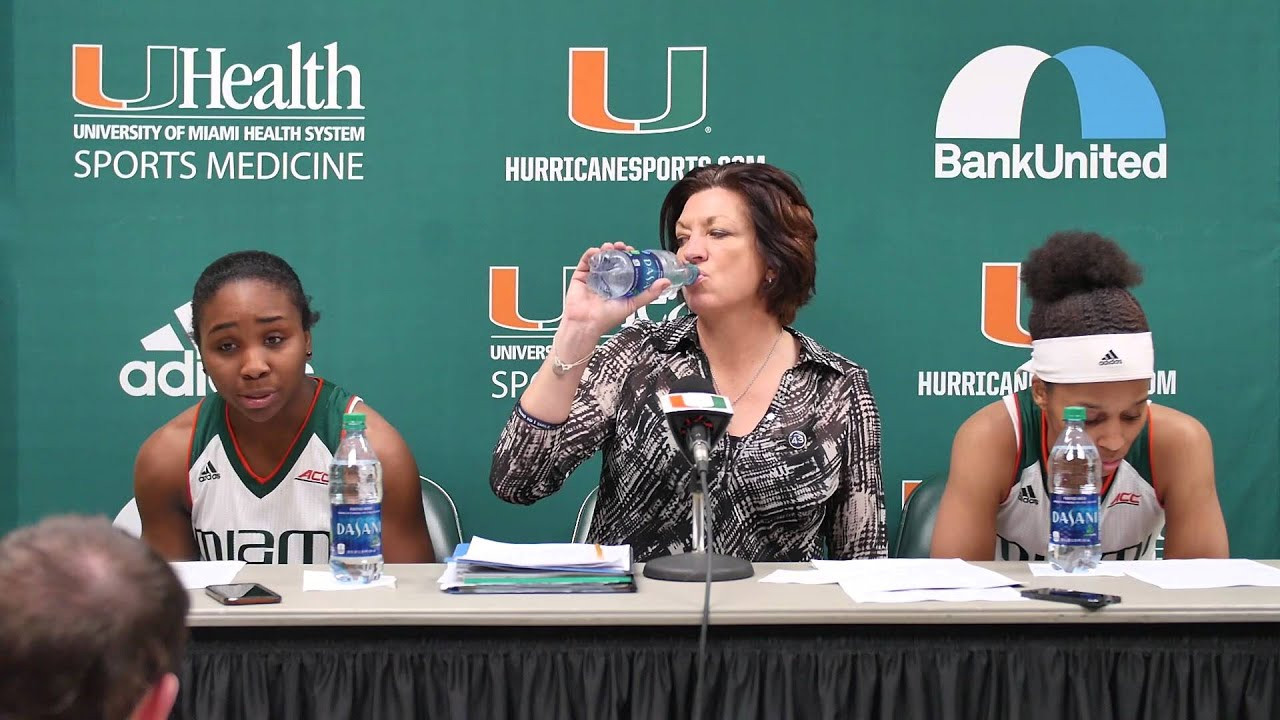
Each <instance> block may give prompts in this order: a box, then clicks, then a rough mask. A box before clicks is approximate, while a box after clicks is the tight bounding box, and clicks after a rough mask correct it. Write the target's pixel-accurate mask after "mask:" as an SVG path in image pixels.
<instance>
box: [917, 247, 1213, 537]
mask: <svg viewBox="0 0 1280 720" xmlns="http://www.w3.org/2000/svg"><path fill="white" fill-rule="evenodd" d="M1022 279H1023V282H1024V283H1026V288H1027V295H1028V296H1029V297H1030V298H1031V301H1032V308H1031V322H1030V324H1031V338H1032V342H1031V361H1030V362H1029V363H1028V364H1027V365H1026V366H1025V368H1026V369H1027V370H1029V371H1030V372H1031V375H1032V380H1031V387H1030V388H1028V389H1026V390H1023V391H1021V392H1018V393H1016V394H1014V395H1010V396H1008V397H1006V398H1004V399H1003V400H1000V401H997V402H994V403H991V404H990V405H988V406H986V407H984V408H982V409H981V410H979V411H978V412H976V413H974V414H973V415H972V416H971V417H970V418H969V419H968V420H966V421H965V423H964V424H963V425H961V426H960V429H959V430H958V431H957V432H956V436H955V441H954V443H953V445H952V449H951V468H950V473H949V475H948V478H947V488H946V492H945V493H944V494H943V497H942V504H941V507H940V508H939V510H938V519H937V524H936V525H935V527H934V532H933V548H932V554H933V556H934V557H960V558H964V559H967V560H991V559H992V558H993V557H994V558H995V559H997V560H1042V559H1044V557H1045V554H1046V552H1047V545H1048V534H1049V484H1048V480H1047V477H1046V473H1045V465H1046V461H1045V458H1046V457H1047V455H1048V451H1049V447H1050V446H1051V445H1052V443H1053V441H1054V439H1055V438H1056V437H1057V436H1058V433H1059V432H1061V430H1062V425H1063V420H1062V414H1063V412H1062V411H1063V409H1064V408H1066V407H1068V406H1083V407H1084V408H1085V409H1086V410H1087V413H1088V415H1087V416H1086V420H1085V427H1086V429H1087V431H1088V433H1089V436H1090V437H1091V438H1093V442H1094V444H1096V445H1097V446H1098V452H1099V453H1100V454H1101V456H1102V461H1103V466H1102V475H1103V483H1102V488H1101V492H1102V497H1101V506H1102V526H1101V539H1102V550H1103V558H1104V559H1119V560H1135V559H1148V558H1154V557H1155V549H1156V548H1155V545H1156V539H1157V538H1158V537H1159V535H1160V531H1161V528H1162V527H1163V529H1164V536H1165V541H1164V557H1166V558H1196V557H1226V556H1227V529H1226V525H1225V524H1224V522H1223V519H1222V509H1221V508H1220V507H1219V505H1218V494H1217V490H1216V489H1215V488H1214V478H1213V448H1212V445H1211V443H1210V440H1209V433H1208V432H1207V431H1206V430H1205V428H1204V426H1203V425H1201V424H1200V422H1199V421H1197V420H1196V419H1195V418H1193V417H1191V416H1190V415H1187V414H1185V413H1181V412H1178V411H1177V410H1174V409H1172V408H1168V407H1165V406H1163V405H1157V404H1155V403H1150V402H1148V398H1147V395H1148V391H1149V387H1150V382H1151V378H1152V376H1153V375H1154V372H1155V360H1154V351H1153V346H1152V343H1151V332H1150V328H1148V326H1147V318H1146V315H1145V314H1144V313H1143V311H1142V307H1141V306H1140V305H1139V304H1138V301H1137V299H1135V298H1134V296H1133V295H1132V294H1131V293H1130V292H1129V291H1128V289H1127V288H1130V287H1133V286H1135V285H1137V284H1138V283H1140V282H1141V281H1142V271H1141V269H1140V268H1139V267H1138V266H1137V265H1135V264H1134V263H1133V261H1132V260H1130V259H1129V257H1128V256H1127V255H1126V254H1125V253H1124V251H1123V250H1121V249H1120V247H1119V246H1117V245H1116V244H1115V243H1114V242H1112V241H1111V240H1108V239H1106V238H1104V237H1101V236H1099V235H1097V234H1094V233H1084V232H1062V233H1057V234H1055V235H1053V236H1051V237H1050V238H1049V239H1048V241H1047V242H1046V243H1045V244H1044V245H1043V246H1041V247H1040V248H1038V249H1036V250H1034V251H1032V253H1031V255H1030V257H1029V258H1028V259H1027V261H1026V262H1025V263H1023V265H1022Z"/></svg>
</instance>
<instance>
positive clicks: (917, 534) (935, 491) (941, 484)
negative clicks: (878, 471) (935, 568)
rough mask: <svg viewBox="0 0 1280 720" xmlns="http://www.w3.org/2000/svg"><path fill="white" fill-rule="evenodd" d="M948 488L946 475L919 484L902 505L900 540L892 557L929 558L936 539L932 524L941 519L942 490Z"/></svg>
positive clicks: (899, 526) (899, 529)
mask: <svg viewBox="0 0 1280 720" xmlns="http://www.w3.org/2000/svg"><path fill="white" fill-rule="evenodd" d="M946 488H947V479H946V478H945V477H934V478H929V479H928V480H925V481H924V482H922V483H920V484H919V485H917V486H916V489H915V491H913V492H912V493H911V495H910V497H908V498H907V502H906V503H905V504H904V505H903V506H902V516H901V522H899V523H898V542H897V544H896V545H895V546H894V549H893V556H894V557H899V558H927V557H929V545H930V544H931V543H932V542H933V523H934V521H935V520H937V518H938V505H939V504H941V502H942V491H943V490H945V489H946Z"/></svg>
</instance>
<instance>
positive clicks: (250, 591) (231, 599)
mask: <svg viewBox="0 0 1280 720" xmlns="http://www.w3.org/2000/svg"><path fill="white" fill-rule="evenodd" d="M204 591H205V593H207V594H208V595H209V597H211V598H213V599H214V600H217V601H218V602H220V603H222V604H223V605H266V604H268V603H278V602H280V595H278V594H277V593H276V592H274V591H273V590H271V589H269V588H268V587H267V586H265V585H259V584H258V583H232V584H230V585H210V586H208V587H206V588H205V589H204Z"/></svg>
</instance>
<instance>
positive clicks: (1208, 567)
mask: <svg viewBox="0 0 1280 720" xmlns="http://www.w3.org/2000/svg"><path fill="white" fill-rule="evenodd" d="M1124 570H1125V573H1127V574H1128V575H1129V576H1130V577H1132V578H1134V579H1137V580H1141V581H1142V582H1145V583H1151V584H1152V585H1155V586H1156V587H1159V588H1163V589H1165V590H1199V589H1205V588H1226V587H1238V586H1242V585H1251V586H1257V587H1280V569H1276V568H1273V567H1271V566H1269V565H1263V564H1262V563H1260V562H1255V561H1253V560H1242V559H1229V560H1208V559H1200V560H1143V561H1130V562H1126V563H1125V564H1124Z"/></svg>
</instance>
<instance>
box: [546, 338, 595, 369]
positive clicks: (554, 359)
mask: <svg viewBox="0 0 1280 720" xmlns="http://www.w3.org/2000/svg"><path fill="white" fill-rule="evenodd" d="M595 352H596V351H595V348H592V349H591V352H589V353H587V356H586V357H584V358H582V359H581V360H579V361H578V362H576V363H567V362H565V361H563V360H561V359H560V355H559V354H558V353H556V346H555V344H554V343H553V344H552V345H551V372H553V373H555V374H556V376H557V377H564V376H565V375H566V374H568V372H569V371H570V370H572V369H574V368H576V367H578V366H579V365H582V364H583V363H585V362H586V361H588V360H590V359H591V356H592V355H594V354H595Z"/></svg>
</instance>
